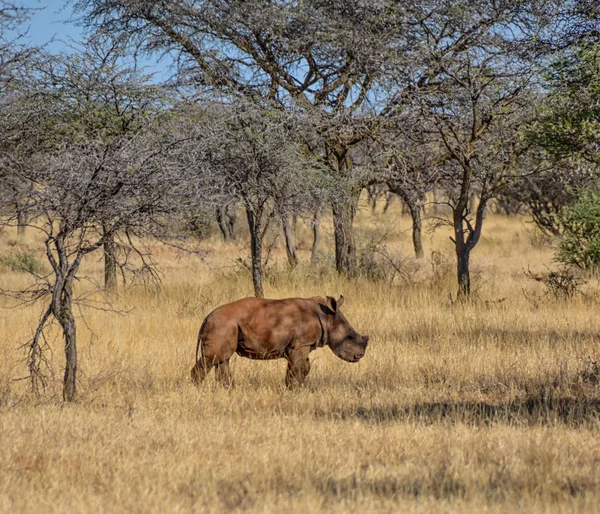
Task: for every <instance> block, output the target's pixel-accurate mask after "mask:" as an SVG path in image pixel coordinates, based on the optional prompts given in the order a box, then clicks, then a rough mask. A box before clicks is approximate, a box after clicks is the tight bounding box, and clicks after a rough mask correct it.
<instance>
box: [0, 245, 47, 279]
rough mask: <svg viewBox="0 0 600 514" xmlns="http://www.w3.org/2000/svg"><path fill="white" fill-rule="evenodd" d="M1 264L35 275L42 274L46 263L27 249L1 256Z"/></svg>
mask: <svg viewBox="0 0 600 514" xmlns="http://www.w3.org/2000/svg"><path fill="white" fill-rule="evenodd" d="M0 264H4V265H5V266H8V267H9V268H10V269H11V270H13V271H21V272H27V273H32V274H34V275H41V274H42V273H43V272H44V271H45V267H44V265H43V264H42V262H41V261H40V260H39V259H38V258H37V257H36V256H35V254H34V253H33V252H31V251H26V250H20V251H18V252H15V253H11V254H9V255H3V256H0Z"/></svg>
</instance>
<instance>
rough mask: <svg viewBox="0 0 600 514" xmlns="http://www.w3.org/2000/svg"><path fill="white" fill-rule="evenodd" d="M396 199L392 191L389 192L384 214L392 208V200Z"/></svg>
mask: <svg viewBox="0 0 600 514" xmlns="http://www.w3.org/2000/svg"><path fill="white" fill-rule="evenodd" d="M393 199H394V195H393V194H392V193H388V194H387V195H386V197H385V205H384V206H383V214H385V213H386V212H387V211H388V209H389V208H390V205H392V200H393Z"/></svg>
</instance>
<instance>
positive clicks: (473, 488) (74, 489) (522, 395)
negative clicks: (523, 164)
mask: <svg viewBox="0 0 600 514" xmlns="http://www.w3.org/2000/svg"><path fill="white" fill-rule="evenodd" d="M398 220H399V215H398V212H397V210H395V211H394V212H392V213H390V214H388V215H386V216H382V215H381V214H376V215H375V216H371V215H370V214H369V213H368V212H367V211H366V210H365V211H362V212H361V213H360V216H359V221H358V227H359V231H360V237H361V240H363V241H367V240H369V238H371V239H372V240H377V238H379V237H380V236H382V234H384V233H386V232H387V231H388V229H391V228H392V229H393V228H394V223H396V222H397V221H398ZM400 226H401V227H402V230H400V231H399V230H397V228H396V229H395V230H393V231H392V233H391V235H390V234H388V241H389V247H390V252H391V253H393V252H394V251H397V250H398V249H401V250H403V252H404V253H405V254H409V252H410V248H411V246H410V239H409V237H410V233H409V231H408V230H407V229H408V228H409V223H408V220H407V219H401V220H400ZM484 230H485V235H484V237H483V238H482V241H481V243H480V246H479V247H478V248H477V249H476V250H475V253H474V255H473V268H474V275H475V277H476V278H477V281H478V284H480V285H481V287H480V288H479V290H478V292H477V301H476V302H474V303H473V304H467V305H460V306H459V305H455V304H453V303H452V302H451V301H450V300H449V296H450V295H451V294H453V293H454V290H455V286H454V276H453V259H452V254H451V246H450V242H449V241H448V234H447V233H446V232H444V231H438V232H437V233H436V234H435V236H434V237H433V238H428V239H427V240H426V251H427V255H428V256H431V252H432V251H435V252H439V253H436V254H435V257H434V259H435V262H436V264H435V266H432V264H431V260H430V258H429V257H428V258H427V259H426V260H425V262H424V263H421V264H419V263H415V262H414V261H413V260H412V259H404V260H401V262H402V266H405V267H406V270H407V275H406V278H404V279H402V278H400V279H398V280H397V281H395V282H394V283H393V284H391V285H390V284H387V283H384V282H370V281H368V280H366V279H359V280H357V281H354V282H344V281H342V280H340V279H338V278H337V277H335V276H334V275H332V274H331V273H330V272H329V271H328V270H327V263H324V264H323V265H322V266H321V268H320V269H319V270H317V272H315V273H313V274H310V273H308V272H307V270H306V269H299V270H296V271H294V272H293V273H291V274H290V273H288V272H287V271H286V270H285V266H284V265H283V264H282V263H281V259H282V252H281V250H277V249H276V250H275V251H274V252H275V253H274V262H275V265H274V266H273V267H272V268H271V270H270V273H269V278H268V281H267V294H268V296H270V297H287V296H308V295H314V294H339V293H343V294H344V295H345V296H346V298H347V303H346V305H345V306H344V310H345V312H346V314H347V316H348V318H349V319H350V320H351V322H352V323H353V324H354V326H355V327H356V328H357V329H358V330H359V331H360V332H361V333H366V334H369V335H370V336H371V341H372V342H371V344H370V347H369V349H368V351H367V355H366V357H365V358H364V359H363V360H362V361H361V362H360V363H359V364H356V365H351V364H347V363H344V362H342V361H339V360H337V359H336V358H335V357H334V356H333V354H332V353H331V352H330V351H329V350H327V349H322V350H320V351H317V352H315V353H313V354H312V355H313V358H312V362H313V368H312V371H311V374H310V375H309V378H308V385H307V387H305V388H303V389H301V390H296V391H287V390H285V389H284V387H283V377H284V369H285V364H284V363H283V362H279V361H274V362H265V363H261V362H253V361H248V360H245V359H238V358H234V360H233V362H232V366H233V372H234V375H235V378H236V382H237V387H236V388H235V389H234V390H232V391H224V390H221V389H219V388H218V387H216V386H215V384H214V379H213V378H212V376H211V377H209V379H208V380H207V382H206V383H205V384H204V385H203V386H202V388H201V389H200V390H196V389H195V388H194V387H193V386H192V385H191V384H190V382H189V380H188V376H189V369H190V367H191V366H192V364H193V359H194V350H195V339H196V334H197V330H198V328H199V325H200V323H201V321H202V318H203V317H204V316H205V315H206V314H207V313H208V312H209V311H210V310H211V309H212V308H213V307H215V306H216V305H218V304H221V303H223V302H226V301H229V300H233V299H235V298H238V297H242V296H246V295H249V294H250V292H251V287H250V283H249V277H248V275H247V273H246V272H245V271H243V270H240V268H239V267H236V266H235V259H236V258H237V257H238V256H244V255H245V250H244V247H243V245H241V244H240V245H239V246H236V245H233V246H228V247H225V246H224V245H223V244H222V243H220V242H218V238H217V237H216V236H215V237H214V239H212V240H210V241H208V242H206V243H203V245H202V246H203V248H205V249H207V250H209V253H208V255H207V256H206V258H205V259H204V261H201V260H199V259H198V258H196V257H193V256H189V255H177V254H176V253H175V252H174V251H173V250H168V249H164V248H163V249H160V248H159V249H157V255H158V260H159V262H160V263H161V264H162V269H163V271H164V278H163V288H162V290H161V291H160V292H157V291H155V290H153V289H152V288H149V289H144V288H143V287H137V288H133V289H131V290H129V291H128V292H126V293H125V294H123V295H121V296H120V297H118V298H116V299H114V304H115V306H116V307H117V308H119V309H130V310H131V311H130V312H129V313H128V314H127V315H118V314H115V313H110V312H101V311H93V310H90V309H84V311H83V314H84V315H85V321H86V323H87V327H86V325H84V323H83V322H82V321H81V322H80V323H79V336H80V382H79V388H80V395H79V399H78V401H77V402H75V403H74V404H72V405H63V404H62V403H61V401H60V400H59V398H60V378H61V369H62V368H61V364H62V353H61V347H60V341H59V340H58V341H55V343H54V345H53V348H54V355H53V356H52V359H51V361H52V370H53V373H54V375H53V379H52V380H51V383H50V386H49V389H48V390H47V392H46V395H45V396H43V397H42V398H34V397H32V396H31V394H30V393H28V391H27V382H26V381H18V380H15V379H18V378H20V377H22V376H23V375H24V374H25V373H26V370H25V367H24V365H23V362H22V359H23V352H22V350H19V344H20V343H21V342H22V341H24V340H26V339H27V338H28V337H29V336H30V335H31V330H32V327H33V326H34V324H35V321H36V319H37V317H38V316H39V314H40V308H41V307H40V306H36V307H34V308H26V309H16V310H12V309H7V308H6V309H0V341H1V343H0V512H49V513H50V512H82V513H85V512H99V511H105V512H144V513H147V512H229V511H235V510H238V511H248V512H280V511H281V510H283V509H285V510H286V511H287V512H363V511H364V512H374V511H383V512H385V511H387V512H399V511H406V512H469V511H472V512H482V511H486V512H513V511H514V510H515V509H519V510H522V511H529V512H554V511H557V512H572V511H579V512H595V511H597V510H598V505H599V502H600V474H599V465H600V443H599V442H598V429H599V428H600V423H599V413H600V391H599V386H598V384H597V382H598V378H600V377H599V376H598V371H599V370H598V367H597V366H596V365H595V362H596V361H599V360H600V357H599V352H598V334H600V318H599V317H598V315H597V312H598V302H597V296H596V294H595V292H596V291H597V290H598V285H597V283H596V282H594V281H592V282H590V283H589V284H588V285H587V286H586V290H585V291H584V292H585V294H583V295H579V296H578V297H576V298H574V299H573V300H570V301H568V302H567V301H560V300H555V299H553V298H551V297H549V296H544V295H543V291H542V290H541V289H540V288H541V286H540V284H537V283H534V282H532V281H528V280H527V279H526V278H525V277H524V275H523V269H526V268H527V267H528V266H530V267H531V269H532V270H534V271H536V270H537V271H540V270H543V267H544V265H545V264H548V265H550V264H551V260H552V248H549V247H544V246H543V245H540V244H539V241H538V240H537V239H536V238H532V237H531V234H530V231H531V226H530V225H529V224H527V223H526V220H524V219H506V218H494V217H492V218H490V219H489V220H487V226H486V227H485V229H484ZM298 234H299V239H300V247H301V248H305V250H304V251H303V252H301V255H302V258H303V259H304V260H307V258H308V253H307V248H308V236H309V234H308V230H307V229H305V228H303V227H302V226H301V225H299V227H298ZM325 239H327V238H325ZM328 244H331V242H330V241H329V243H328ZM15 249H21V250H27V251H31V252H37V251H39V244H38V242H37V241H36V240H35V238H33V237H32V236H31V235H30V236H28V238H26V239H25V240H20V239H18V238H17V237H16V236H15V235H14V234H12V233H8V232H6V231H5V232H3V233H0V255H7V254H10V253H11V252H13V251H15ZM325 260H327V259H325ZM0 266H1V265H0ZM86 271H87V273H88V274H89V275H90V276H96V277H99V276H100V263H99V262H97V261H95V260H90V262H88V263H87V265H86ZM0 280H1V281H2V286H3V287H13V288H14V287H18V286H21V285H23V284H25V283H26V281H27V277H26V275H25V274H23V273H19V272H17V271H12V270H11V269H10V268H9V267H7V266H4V267H3V268H2V270H0ZM82 287H84V286H83V285H82ZM525 293H526V294H525ZM4 305H5V306H8V302H6V301H5V302H4Z"/></svg>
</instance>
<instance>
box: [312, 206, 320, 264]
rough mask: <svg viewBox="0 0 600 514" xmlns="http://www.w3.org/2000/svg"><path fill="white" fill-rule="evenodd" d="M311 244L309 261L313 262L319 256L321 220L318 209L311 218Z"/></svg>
mask: <svg viewBox="0 0 600 514" xmlns="http://www.w3.org/2000/svg"><path fill="white" fill-rule="evenodd" d="M312 231H313V244H312V249H311V253H310V263H311V264H313V265H314V264H315V263H316V262H317V259H318V258H319V246H320V245H321V220H320V213H319V209H317V210H316V211H315V215H314V216H313V220H312Z"/></svg>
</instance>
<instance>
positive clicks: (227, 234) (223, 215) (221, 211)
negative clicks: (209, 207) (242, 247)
mask: <svg viewBox="0 0 600 514" xmlns="http://www.w3.org/2000/svg"><path fill="white" fill-rule="evenodd" d="M217 223H218V224H219V229H220V230H221V234H223V241H225V242H226V243H228V242H229V241H231V237H232V232H231V226H230V224H229V220H228V216H227V206H222V207H217Z"/></svg>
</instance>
